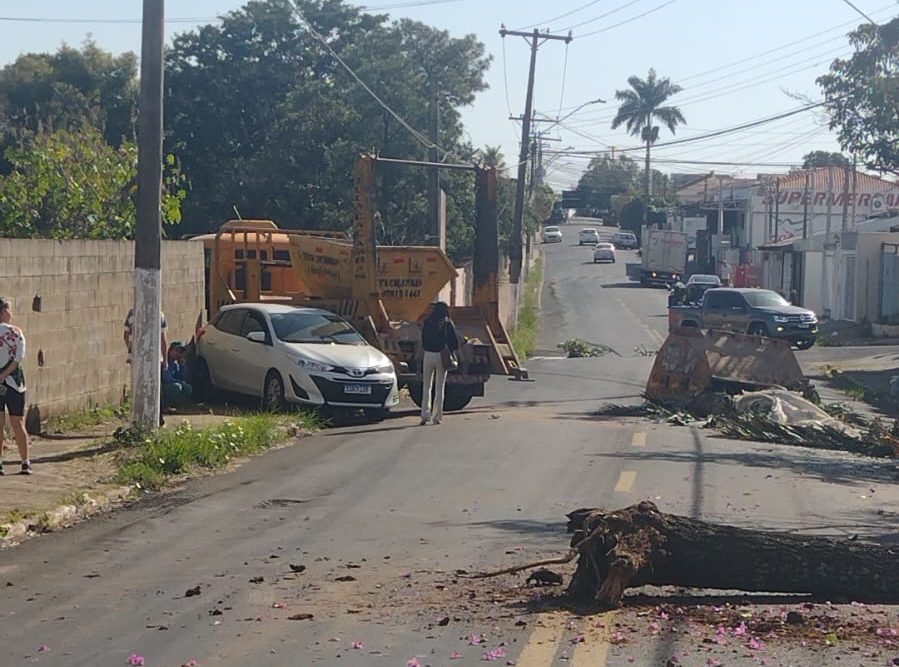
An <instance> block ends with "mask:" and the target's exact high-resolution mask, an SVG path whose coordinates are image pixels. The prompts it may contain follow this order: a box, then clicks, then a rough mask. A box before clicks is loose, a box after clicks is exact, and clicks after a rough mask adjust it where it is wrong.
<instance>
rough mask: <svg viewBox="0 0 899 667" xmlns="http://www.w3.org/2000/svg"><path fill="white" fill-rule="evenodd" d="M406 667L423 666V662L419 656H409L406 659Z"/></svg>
mask: <svg viewBox="0 0 899 667" xmlns="http://www.w3.org/2000/svg"><path fill="white" fill-rule="evenodd" d="M406 667H421V663H420V662H419V661H418V658H409V659H408V660H406Z"/></svg>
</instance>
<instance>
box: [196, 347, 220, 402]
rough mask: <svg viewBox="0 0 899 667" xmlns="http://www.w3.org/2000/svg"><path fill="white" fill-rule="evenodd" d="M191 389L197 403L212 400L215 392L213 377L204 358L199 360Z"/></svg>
mask: <svg viewBox="0 0 899 667" xmlns="http://www.w3.org/2000/svg"><path fill="white" fill-rule="evenodd" d="M191 388H192V389H193V395H194V399H195V400H197V401H201V402H202V401H205V400H208V399H210V398H212V394H213V391H214V388H213V386H212V376H211V375H210V374H209V365H208V364H207V363H206V360H205V359H203V358H202V357H200V358H198V359H197V365H196V369H195V370H194V372H193V374H192V376H191Z"/></svg>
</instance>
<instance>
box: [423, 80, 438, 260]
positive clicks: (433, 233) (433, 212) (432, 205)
mask: <svg viewBox="0 0 899 667" xmlns="http://www.w3.org/2000/svg"><path fill="white" fill-rule="evenodd" d="M428 106H429V108H428V112H429V113H428V115H429V117H430V118H429V127H428V132H429V139H430V140H431V144H432V145H431V147H430V148H428V160H429V161H430V162H431V163H432V164H437V163H438V162H440V155H439V153H438V151H437V144H438V139H439V135H440V96H439V86H438V85H437V82H436V80H432V82H431V103H430V104H429V105H428ZM440 213H441V211H440V168H439V167H431V168H429V169H428V231H427V233H426V235H425V243H426V245H440V243H441V238H440Z"/></svg>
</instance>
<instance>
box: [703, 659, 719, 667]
mask: <svg viewBox="0 0 899 667" xmlns="http://www.w3.org/2000/svg"><path fill="white" fill-rule="evenodd" d="M705 664H706V665H708V667H721V662H720V661H719V660H715V658H709V659H708V660H706V661H705Z"/></svg>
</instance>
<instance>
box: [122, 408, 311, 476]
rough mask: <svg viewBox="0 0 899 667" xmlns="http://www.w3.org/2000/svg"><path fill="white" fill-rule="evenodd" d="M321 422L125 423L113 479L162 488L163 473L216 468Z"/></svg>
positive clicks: (282, 418) (306, 418)
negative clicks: (147, 426)
mask: <svg viewBox="0 0 899 667" xmlns="http://www.w3.org/2000/svg"><path fill="white" fill-rule="evenodd" d="M319 426H320V423H319V420H318V418H317V417H315V416H311V415H292V416H291V415H271V414H258V415H251V416H248V417H237V418H235V419H233V420H229V421H227V422H225V423H224V424H222V425H220V426H217V427H214V428H202V429H198V428H193V427H192V426H191V425H190V424H184V425H182V426H179V427H177V428H175V429H172V430H162V431H157V432H155V433H150V432H148V431H145V430H143V429H140V428H135V427H128V428H124V429H119V431H117V432H116V439H117V440H118V441H119V442H121V443H122V444H123V445H125V447H124V448H123V449H122V451H121V452H120V455H119V456H120V462H119V471H118V474H117V481H119V482H120V483H122V484H128V485H135V486H136V487H137V488H139V489H143V490H155V489H158V488H160V487H161V486H162V485H163V483H164V482H165V480H166V478H167V477H170V476H173V475H180V474H184V473H186V472H189V471H190V470H191V469H194V468H207V469H212V468H220V467H222V466H224V465H226V464H227V463H228V462H229V461H231V459H233V458H235V457H238V456H246V455H249V454H254V453H257V452H260V451H263V450H265V449H269V448H270V447H273V446H274V445H277V444H279V443H281V442H283V441H284V440H286V439H287V438H288V437H290V436H291V435H296V433H297V432H298V430H299V429H304V430H314V429H316V428H318V427H319Z"/></svg>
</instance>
